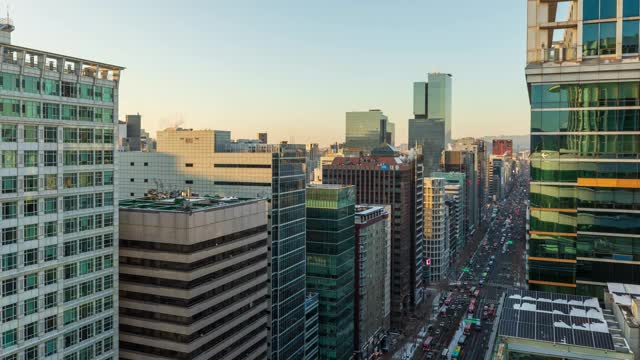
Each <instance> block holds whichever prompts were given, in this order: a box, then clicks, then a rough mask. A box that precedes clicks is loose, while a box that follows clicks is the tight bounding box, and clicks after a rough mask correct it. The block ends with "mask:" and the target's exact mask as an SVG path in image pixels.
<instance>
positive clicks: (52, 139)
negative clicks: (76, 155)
mask: <svg viewBox="0 0 640 360" xmlns="http://www.w3.org/2000/svg"><path fill="white" fill-rule="evenodd" d="M44 142H46V143H56V142H58V128H55V127H51V126H47V127H45V128H44Z"/></svg>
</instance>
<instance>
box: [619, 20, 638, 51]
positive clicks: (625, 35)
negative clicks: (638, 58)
mask: <svg viewBox="0 0 640 360" xmlns="http://www.w3.org/2000/svg"><path fill="white" fill-rule="evenodd" d="M639 31H640V21H638V20H633V21H624V22H623V23H622V53H623V54H632V53H637V52H638V41H639Z"/></svg>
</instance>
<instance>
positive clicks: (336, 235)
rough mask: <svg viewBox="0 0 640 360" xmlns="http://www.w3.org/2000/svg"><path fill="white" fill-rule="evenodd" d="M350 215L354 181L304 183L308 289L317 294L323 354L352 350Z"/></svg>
mask: <svg viewBox="0 0 640 360" xmlns="http://www.w3.org/2000/svg"><path fill="white" fill-rule="evenodd" d="M354 215H355V194H354V190H353V186H349V185H326V184H319V185H310V186H309V187H307V289H308V291H310V292H317V293H318V295H319V302H318V315H319V347H318V350H319V351H318V355H319V356H318V359H322V360H333V359H336V360H349V359H351V358H352V355H353V334H354V330H353V327H354V321H353V318H354V309H353V302H354V295H353V294H354V272H355V271H354V270H355V267H354V258H355V250H354V246H355V223H354Z"/></svg>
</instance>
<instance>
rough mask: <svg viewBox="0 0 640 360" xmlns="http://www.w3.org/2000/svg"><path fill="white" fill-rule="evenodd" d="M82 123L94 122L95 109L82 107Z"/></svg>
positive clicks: (80, 111) (80, 112)
mask: <svg viewBox="0 0 640 360" xmlns="http://www.w3.org/2000/svg"><path fill="white" fill-rule="evenodd" d="M79 114H80V121H93V108H92V107H90V106H80V110H79Z"/></svg>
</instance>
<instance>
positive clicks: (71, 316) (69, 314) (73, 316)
mask: <svg viewBox="0 0 640 360" xmlns="http://www.w3.org/2000/svg"><path fill="white" fill-rule="evenodd" d="M63 318H64V324H65V325H68V324H71V323H74V322H76V321H77V320H78V309H77V308H72V309H67V310H65V311H64V315H63Z"/></svg>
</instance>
